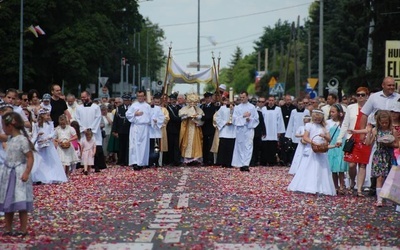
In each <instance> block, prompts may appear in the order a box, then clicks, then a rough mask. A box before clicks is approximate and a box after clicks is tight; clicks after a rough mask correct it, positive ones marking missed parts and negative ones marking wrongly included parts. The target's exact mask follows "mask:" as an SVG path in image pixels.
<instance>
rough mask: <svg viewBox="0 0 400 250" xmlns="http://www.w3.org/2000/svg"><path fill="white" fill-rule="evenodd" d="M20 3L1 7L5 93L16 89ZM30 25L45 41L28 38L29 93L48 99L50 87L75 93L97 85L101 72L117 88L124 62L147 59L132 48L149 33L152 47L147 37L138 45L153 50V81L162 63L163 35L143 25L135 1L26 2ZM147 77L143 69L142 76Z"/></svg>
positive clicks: (0, 75) (1, 75)
mask: <svg viewBox="0 0 400 250" xmlns="http://www.w3.org/2000/svg"><path fill="white" fill-rule="evenodd" d="M19 3H20V1H4V2H2V3H0V7H1V11H0V22H1V23H2V26H1V27H0V36H1V37H2V38H4V37H6V38H7V39H0V47H1V48H2V50H1V55H0V68H2V71H1V72H0V82H1V83H2V85H1V86H2V87H4V88H7V87H17V86H18V74H19V72H18V71H19V69H18V65H19V60H18V58H19V18H18V16H19V15H15V13H19V9H20V4H19ZM32 24H33V25H37V24H39V25H40V26H41V27H42V28H43V29H44V30H45V32H46V35H45V36H39V38H35V37H34V36H33V35H32V34H31V33H30V32H24V76H23V77H24V88H25V90H27V89H31V88H37V89H38V90H39V91H40V92H42V93H44V92H47V91H48V86H49V85H50V84H51V83H61V82H62V81H64V82H65V83H66V88H67V89H68V90H71V91H73V92H76V91H77V87H78V85H79V84H81V85H82V87H83V88H85V87H86V85H87V84H88V83H96V82H97V76H98V69H99V67H101V69H102V75H104V76H109V77H110V82H119V81H120V76H119V75H120V74H119V72H120V63H121V58H122V57H126V58H128V60H129V63H131V65H132V64H138V63H139V62H140V63H141V65H145V62H146V61H145V60H146V59H147V58H146V57H144V55H145V53H143V52H142V51H140V52H139V51H138V49H137V48H135V47H134V38H136V35H137V34H138V33H143V32H144V33H145V34H146V32H147V31H149V32H148V34H151V38H150V39H149V42H148V43H147V41H146V36H145V35H143V34H142V36H141V38H140V40H141V44H142V45H143V44H145V45H147V44H148V45H149V56H148V58H149V60H148V65H149V75H150V76H153V75H155V72H157V70H158V69H159V68H160V67H161V65H162V62H163V61H164V60H163V53H162V45H161V41H162V39H163V37H164V34H163V31H162V30H161V29H160V28H159V27H158V26H157V25H153V24H151V22H150V21H148V20H144V19H143V17H142V16H141V15H140V13H139V11H138V4H137V1H136V0H117V1H115V0H102V1H100V0H87V1H78V0H66V1H55V0H50V1H45V0H32V1H25V5H24V27H25V28H27V27H29V26H30V25H32ZM142 30H145V31H142ZM135 34H136V35H135ZM136 42H137V40H136ZM141 49H142V50H143V47H142V48H141ZM145 73H146V67H143V66H142V67H141V72H140V74H141V75H142V76H144V75H145ZM130 78H132V76H130ZM154 79H155V77H154ZM3 83H4V84H3Z"/></svg>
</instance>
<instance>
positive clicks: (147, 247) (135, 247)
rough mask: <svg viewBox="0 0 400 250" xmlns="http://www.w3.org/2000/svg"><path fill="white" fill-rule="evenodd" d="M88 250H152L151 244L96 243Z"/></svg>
mask: <svg viewBox="0 0 400 250" xmlns="http://www.w3.org/2000/svg"><path fill="white" fill-rule="evenodd" d="M87 249H88V250H152V249H153V243H98V244H91V245H89V247H88V248H87Z"/></svg>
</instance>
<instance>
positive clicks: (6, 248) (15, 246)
mask: <svg viewBox="0 0 400 250" xmlns="http://www.w3.org/2000/svg"><path fill="white" fill-rule="evenodd" d="M31 247H32V245H29V244H24V243H0V249H2V250H25V249H30V248H31Z"/></svg>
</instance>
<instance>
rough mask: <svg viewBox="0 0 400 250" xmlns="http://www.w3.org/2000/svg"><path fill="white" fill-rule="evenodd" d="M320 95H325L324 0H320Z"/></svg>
mask: <svg viewBox="0 0 400 250" xmlns="http://www.w3.org/2000/svg"><path fill="white" fill-rule="evenodd" d="M318 55H319V56H318V95H319V96H322V95H324V0H320V1H319V50H318Z"/></svg>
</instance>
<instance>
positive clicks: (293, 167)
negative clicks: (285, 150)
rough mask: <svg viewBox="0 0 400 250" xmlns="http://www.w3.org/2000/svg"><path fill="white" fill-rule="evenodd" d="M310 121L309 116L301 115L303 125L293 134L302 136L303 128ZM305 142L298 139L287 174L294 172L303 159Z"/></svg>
mask: <svg viewBox="0 0 400 250" xmlns="http://www.w3.org/2000/svg"><path fill="white" fill-rule="evenodd" d="M310 121H311V116H309V115H305V116H304V117H303V122H304V126H300V127H299V128H298V129H297V130H296V134H295V136H296V137H298V138H303V136H304V131H305V130H304V128H305V125H306V124H307V123H309V122H310ZM305 145H306V144H304V143H303V140H300V142H299V144H298V145H297V148H296V152H295V153H294V157H293V161H292V164H291V165H290V169H289V174H293V175H294V174H296V171H297V169H298V168H299V166H300V164H301V159H303V151H304V147H305Z"/></svg>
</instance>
